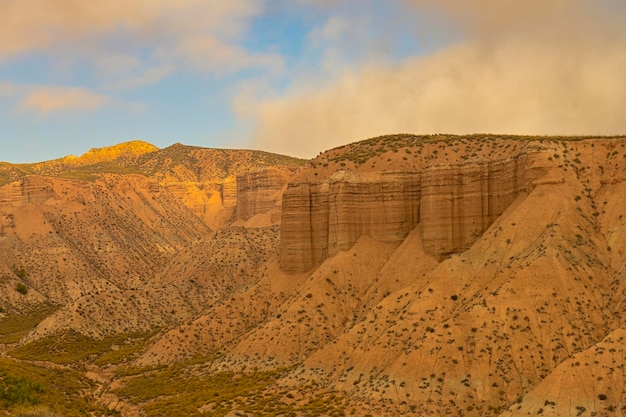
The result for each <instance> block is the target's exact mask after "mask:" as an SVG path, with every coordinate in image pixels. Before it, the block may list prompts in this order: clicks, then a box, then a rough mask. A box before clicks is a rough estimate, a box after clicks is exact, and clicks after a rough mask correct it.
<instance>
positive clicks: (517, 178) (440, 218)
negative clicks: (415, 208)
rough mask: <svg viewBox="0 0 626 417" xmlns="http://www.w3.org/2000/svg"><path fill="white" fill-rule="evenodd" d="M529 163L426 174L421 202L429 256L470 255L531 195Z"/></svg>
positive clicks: (491, 164)
mask: <svg viewBox="0 0 626 417" xmlns="http://www.w3.org/2000/svg"><path fill="white" fill-rule="evenodd" d="M526 161H527V160H526V157H520V158H515V159H510V160H506V161H497V162H488V163H485V164H480V165H461V166H455V167H446V168H436V169H429V170H426V171H425V172H424V175H423V177H422V198H421V201H420V214H421V216H420V225H421V232H422V240H423V243H424V250H425V252H426V253H428V254H431V255H434V256H436V257H440V258H441V257H444V256H446V255H450V254H453V253H459V252H462V251H464V250H467V249H469V248H470V246H471V245H472V244H473V243H474V242H475V241H476V239H477V238H479V237H480V236H481V235H482V234H483V232H484V231H485V230H487V228H488V227H489V226H490V225H491V224H492V223H493V222H494V220H495V219H497V218H498V217H499V216H500V215H501V214H502V213H504V211H505V210H506V209H507V208H508V207H509V205H511V203H512V202H513V201H514V200H515V198H516V197H517V196H518V195H519V193H520V192H522V191H526V190H527V188H528V186H529V184H528V183H527V181H526V177H525V169H526V166H525V165H526Z"/></svg>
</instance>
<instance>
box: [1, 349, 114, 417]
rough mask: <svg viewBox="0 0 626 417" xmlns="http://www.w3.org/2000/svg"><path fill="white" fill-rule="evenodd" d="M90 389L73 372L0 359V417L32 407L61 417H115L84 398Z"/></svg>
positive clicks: (82, 378) (80, 376) (90, 399)
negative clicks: (93, 416)
mask: <svg viewBox="0 0 626 417" xmlns="http://www.w3.org/2000/svg"><path fill="white" fill-rule="evenodd" d="M91 388H92V386H91V385H90V383H89V382H88V381H87V380H86V379H85V378H84V377H83V376H82V375H81V374H80V373H79V372H77V371H73V370H70V369H50V368H44V367H41V366H37V365H33V364H29V363H23V362H19V361H15V360H12V359H9V358H0V416H4V415H6V416H11V415H16V414H18V411H21V410H24V409H25V407H26V406H32V405H35V404H40V406H41V407H40V409H48V410H50V411H51V412H54V413H57V414H59V415H62V416H65V417H74V416H85V415H89V414H92V415H98V416H106V415H116V414H115V413H110V412H108V411H106V410H105V409H104V408H103V407H102V406H100V405H98V404H97V403H96V401H95V400H94V399H93V398H91V397H90V396H89V395H88V394H85V393H86V392H88V391H90V390H91ZM3 410H4V411H3Z"/></svg>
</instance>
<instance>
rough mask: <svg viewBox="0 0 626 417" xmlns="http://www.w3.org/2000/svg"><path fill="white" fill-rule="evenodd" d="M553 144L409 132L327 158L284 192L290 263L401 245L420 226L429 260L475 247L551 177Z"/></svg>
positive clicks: (284, 259) (285, 255) (295, 268)
mask: <svg viewBox="0 0 626 417" xmlns="http://www.w3.org/2000/svg"><path fill="white" fill-rule="evenodd" d="M444 141H445V142H444ZM381 142H384V140H381ZM442 143H446V145H445V146H442ZM548 143H553V142H545V143H544V141H541V140H510V139H509V140H507V139H501V140H499V141H498V142H497V145H496V142H494V139H493V138H491V139H481V138H480V137H479V138H477V140H466V139H465V138H457V139H456V140H455V139H454V138H452V139H451V140H448V138H447V137H442V138H438V137H426V138H424V137H411V136H400V137H398V138H397V139H396V141H395V142H389V143H388V144H387V147H384V146H383V147H380V146H381V145H380V144H376V145H370V148H366V145H364V143H357V144H353V145H348V146H347V147H344V148H338V149H335V150H333V151H330V152H329V153H327V154H322V155H321V156H319V157H318V158H316V159H315V160H314V161H313V162H312V164H311V167H310V168H308V169H307V170H305V171H303V172H302V173H300V175H298V177H296V178H294V179H293V180H292V181H291V182H290V183H289V185H288V187H287V189H286V191H285V194H284V196H283V212H282V229H281V266H282V268H283V269H284V270H285V271H288V272H303V271H308V270H310V269H311V268H313V267H315V266H318V265H320V264H321V263H322V262H323V261H324V260H325V259H327V258H328V257H331V256H334V255H336V254H337V252H338V251H341V250H346V249H348V248H350V247H351V246H352V245H353V244H354V243H355V242H356V241H357V240H358V238H359V237H360V236H364V235H367V236H370V237H372V238H373V239H376V240H378V241H381V242H391V243H400V242H401V241H402V240H404V238H406V236H407V235H408V233H409V232H410V231H411V230H412V229H413V228H415V227H416V226H417V225H418V224H419V227H420V229H421V235H422V239H423V244H424V249H425V252H426V253H427V254H430V255H433V256H435V257H437V258H439V259H443V258H445V257H446V256H449V255H451V254H454V253H460V252H462V251H464V250H467V249H468V248H469V247H471V245H472V244H473V243H474V242H475V241H476V240H477V239H478V238H479V237H480V236H481V235H482V234H483V233H484V231H485V230H487V228H488V227H489V226H490V225H491V224H492V223H493V222H494V220H495V219H497V218H498V217H499V216H500V215H501V214H502V213H504V212H505V211H506V209H507V208H508V207H509V206H510V205H511V204H512V203H513V201H515V199H516V198H517V197H518V196H519V195H520V194H522V193H527V192H529V191H530V190H531V189H532V188H533V187H534V181H535V180H536V179H537V178H540V177H542V175H543V172H544V171H545V168H542V164H539V165H537V164H536V161H537V160H543V159H545V158H546V157H547V156H549V155H546V154H547V153H548V152H550V151H546V149H547V148H546V146H547V144H548ZM573 143H578V142H573ZM494 145H496V146H494ZM376 146H379V147H376ZM360 148H365V150H363V149H360ZM367 149H369V151H367ZM368 152H369V153H368ZM440 153H441V154H443V155H441V154H440ZM355 155H356V157H355ZM559 163H561V162H560V161H558V160H553V161H552V162H551V164H552V165H555V166H556V165H558V164H559ZM548 165H550V164H548Z"/></svg>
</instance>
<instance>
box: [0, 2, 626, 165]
mask: <svg viewBox="0 0 626 417" xmlns="http://www.w3.org/2000/svg"><path fill="white" fill-rule="evenodd" d="M624 17H626V10H625V8H624V6H623V4H622V3H621V2H620V1H618V0H598V1H593V2H592V1H591V0H588V1H586V0H572V1H571V2H563V1H562V0H528V1H526V2H523V4H520V2H517V1H514V0H502V1H500V2H498V3H497V5H496V3H493V1H491V0H476V1H473V2H468V1H465V0H442V1H435V0H391V1H375V0H293V1H287V0H274V1H270V0H237V1H232V2H215V1H213V0H186V1H180V0H158V1H157V0H155V1H152V2H145V1H142V0H108V1H106V2H85V1H81V0H29V1H17V0H9V1H5V2H0V145H1V148H0V149H1V151H0V160H3V161H10V162H28V161H39V160H46V159H53V158H57V157H61V156H64V155H67V154H77V155H78V154H82V153H84V152H86V151H87V150H89V149H90V148H92V147H103V146H108V145H112V144H115V143H119V142H124V141H129V140H133V139H142V140H145V141H148V142H150V143H153V144H154V145H156V146H159V147H165V146H169V145H171V144H173V143H175V142H181V143H184V144H188V145H198V146H205V147H221V148H254V149H265V150H270V151H275V152H281V153H287V154H290V155H295V156H302V157H312V156H315V155H316V154H317V153H318V152H320V151H323V150H325V149H328V148H330V147H333V146H337V145H339V144H342V143H347V142H350V141H354V140H359V139H365V138H367V137H371V136H376V135H379V134H385V133H398V132H408V133H435V132H450V133H474V132H493V133H504V132H506V133H525V134H596V133H597V134H618V133H621V134H624V133H626V117H624V116H625V114H624V110H623V109H624V108H626V81H624V77H623V74H624V73H626V41H625V40H626V36H625V32H626V31H625V30H624V28H623V27H622V26H623V24H622V22H623V21H624V19H623V18H624Z"/></svg>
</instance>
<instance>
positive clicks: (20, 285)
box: [15, 282, 28, 295]
mask: <svg viewBox="0 0 626 417" xmlns="http://www.w3.org/2000/svg"><path fill="white" fill-rule="evenodd" d="M15 290H16V291H17V292H19V293H20V294H24V295H26V293H27V292H28V287H26V285H25V284H23V283H21V282H18V283H17V285H16V286H15Z"/></svg>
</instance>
